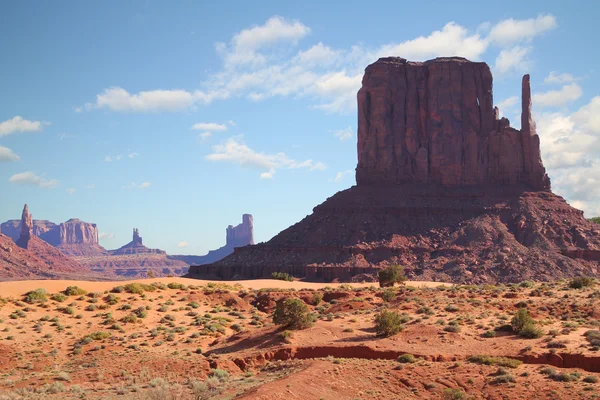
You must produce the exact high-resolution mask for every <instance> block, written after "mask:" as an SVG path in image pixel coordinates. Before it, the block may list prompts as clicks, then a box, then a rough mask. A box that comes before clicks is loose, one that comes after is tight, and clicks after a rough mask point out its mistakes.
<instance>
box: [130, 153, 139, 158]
mask: <svg viewBox="0 0 600 400" xmlns="http://www.w3.org/2000/svg"><path fill="white" fill-rule="evenodd" d="M138 156H139V154H138V153H136V152H133V153H129V154H128V155H127V157H129V158H136V157H138Z"/></svg>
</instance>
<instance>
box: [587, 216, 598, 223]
mask: <svg viewBox="0 0 600 400" xmlns="http://www.w3.org/2000/svg"><path fill="white" fill-rule="evenodd" d="M588 221H590V222H595V223H597V224H600V217H593V218H590V219H588Z"/></svg>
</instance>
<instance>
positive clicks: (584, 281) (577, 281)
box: [569, 276, 596, 289]
mask: <svg viewBox="0 0 600 400" xmlns="http://www.w3.org/2000/svg"><path fill="white" fill-rule="evenodd" d="M595 284H596V280H595V279H594V278H587V277H583V276H579V277H576V278H573V279H571V280H570V281H569V288H571V289H583V288H588V287H592V286H594V285H595Z"/></svg>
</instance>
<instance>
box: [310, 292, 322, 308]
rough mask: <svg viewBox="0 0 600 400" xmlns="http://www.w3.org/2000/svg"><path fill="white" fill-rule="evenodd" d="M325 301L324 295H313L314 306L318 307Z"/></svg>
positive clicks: (317, 293) (316, 293)
mask: <svg viewBox="0 0 600 400" xmlns="http://www.w3.org/2000/svg"><path fill="white" fill-rule="evenodd" d="M322 301H323V293H320V292H314V293H313V295H312V305H313V306H318V305H319V303H321V302H322Z"/></svg>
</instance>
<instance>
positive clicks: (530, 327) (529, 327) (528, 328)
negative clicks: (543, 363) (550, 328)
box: [519, 323, 544, 339]
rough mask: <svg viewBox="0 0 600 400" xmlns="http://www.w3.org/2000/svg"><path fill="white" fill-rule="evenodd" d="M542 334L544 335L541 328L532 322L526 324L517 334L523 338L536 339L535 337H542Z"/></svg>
mask: <svg viewBox="0 0 600 400" xmlns="http://www.w3.org/2000/svg"><path fill="white" fill-rule="evenodd" d="M543 335H544V331H543V330H541V329H540V328H538V327H536V326H535V324H533V323H531V324H526V325H525V326H524V327H523V328H521V330H520V331H519V336H521V337H523V338H525V339H537V338H540V337H542V336H543Z"/></svg>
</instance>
